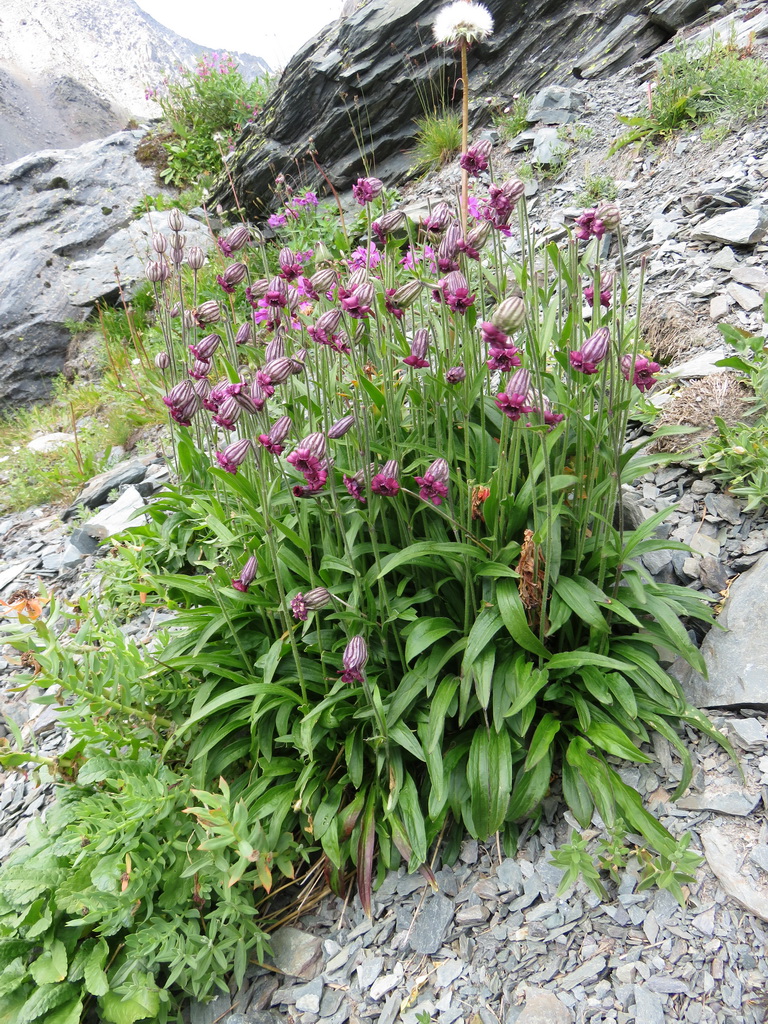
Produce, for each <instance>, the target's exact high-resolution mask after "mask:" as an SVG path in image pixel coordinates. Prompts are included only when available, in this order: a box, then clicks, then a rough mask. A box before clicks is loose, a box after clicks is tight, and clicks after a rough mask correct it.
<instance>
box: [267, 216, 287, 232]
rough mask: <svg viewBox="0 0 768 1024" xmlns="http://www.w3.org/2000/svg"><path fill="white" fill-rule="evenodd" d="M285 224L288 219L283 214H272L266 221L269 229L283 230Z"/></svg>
mask: <svg viewBox="0 0 768 1024" xmlns="http://www.w3.org/2000/svg"><path fill="white" fill-rule="evenodd" d="M287 223H288V219H287V217H286V216H285V214H284V213H273V214H272V216H271V217H270V218H269V220H268V221H267V224H269V226H270V227H271V228H283V227H285V225H286V224H287Z"/></svg>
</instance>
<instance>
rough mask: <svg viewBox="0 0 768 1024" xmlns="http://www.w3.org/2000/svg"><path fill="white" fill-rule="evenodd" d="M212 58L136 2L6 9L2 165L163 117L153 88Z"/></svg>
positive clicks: (254, 67)
mask: <svg viewBox="0 0 768 1024" xmlns="http://www.w3.org/2000/svg"><path fill="white" fill-rule="evenodd" d="M212 49H214V47H205V46H202V45H200V44H198V43H194V42H192V40H190V39H185V38H184V37H183V36H180V35H178V33H176V32H174V31H173V30H172V29H169V28H167V27H166V26H164V25H162V24H161V23H160V22H158V21H157V20H156V19H154V18H152V17H151V15H149V14H147V13H146V12H145V11H143V10H142V9H141V8H140V7H139V6H138V4H136V3H135V2H134V0H68V2H67V3H66V4H65V5H62V4H60V3H56V2H55V0H3V5H2V10H0V164H1V163H8V162H10V161H12V160H16V159H18V158H19V157H22V156H26V155H27V154H29V153H32V152H35V151H36V150H40V149H50V148H65V147H69V146H77V145H80V144H81V143H83V142H87V141H90V140H92V139H96V138H100V137H102V136H104V135H108V134H110V133H111V132H114V131H116V130H119V129H120V128H123V127H125V125H126V124H127V123H128V121H130V120H132V119H135V120H146V119H148V118H153V117H157V116H159V113H160V110H159V107H158V106H157V104H156V103H154V102H152V101H151V100H148V99H147V98H146V96H145V91H146V89H147V87H148V86H152V85H155V84H157V83H158V82H160V81H161V80H162V78H163V77H164V75H165V74H166V73H167V72H168V71H170V70H171V69H173V68H176V67H178V66H180V65H183V66H185V67H191V66H194V64H195V62H196V61H197V59H198V58H199V57H200V56H201V55H202V54H203V53H206V52H210V51H211V50H212ZM228 52H231V53H232V55H233V56H234V57H235V58H236V59H237V60H238V62H239V63H240V70H241V72H242V74H243V76H244V77H245V78H246V79H249V80H251V79H253V78H255V77H257V76H258V75H259V74H262V73H264V72H265V71H268V70H269V66H268V65H267V63H266V61H265V60H263V59H262V58H261V57H257V56H255V55H253V54H244V53H235V52H233V51H228ZM62 54H66V60H63V59H62Z"/></svg>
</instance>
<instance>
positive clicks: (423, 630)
mask: <svg viewBox="0 0 768 1024" xmlns="http://www.w3.org/2000/svg"><path fill="white" fill-rule="evenodd" d="M457 631H458V627H457V626H456V623H455V622H452V621H451V620H450V619H444V618H423V619H422V618H420V619H417V620H416V622H414V624H413V625H412V626H409V627H408V633H407V639H406V642H405V660H406V661H412V660H413V659H414V658H415V657H416V656H417V655H419V654H421V653H422V651H425V650H426V649H427V648H428V647H431V646H432V644H434V643H435V642H436V641H437V640H440V639H441V638H442V637H444V636H447V635H448V634H449V633H455V632H457Z"/></svg>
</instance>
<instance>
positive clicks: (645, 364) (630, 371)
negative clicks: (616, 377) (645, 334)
mask: <svg viewBox="0 0 768 1024" xmlns="http://www.w3.org/2000/svg"><path fill="white" fill-rule="evenodd" d="M660 369H661V366H659V364H658V363H653V362H651V360H650V359H646V358H645V356H636V357H635V359H634V360H633V359H632V356H631V355H626V356H623V357H622V360H621V372H622V373H623V374H624V379H625V380H629V379H630V376H631V377H632V383H633V384H634V385H635V387H636V388H637V389H638V390H639V391H642V392H645V391H650V389H651V388H652V387H653V385H654V384H655V383H656V378H655V377H654V376H653V375H654V373H658V372H659V370H660Z"/></svg>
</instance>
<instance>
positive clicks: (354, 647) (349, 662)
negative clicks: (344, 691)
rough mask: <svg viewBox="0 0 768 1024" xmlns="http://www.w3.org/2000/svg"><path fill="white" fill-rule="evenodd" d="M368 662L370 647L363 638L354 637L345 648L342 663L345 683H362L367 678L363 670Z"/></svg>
mask: <svg viewBox="0 0 768 1024" xmlns="http://www.w3.org/2000/svg"><path fill="white" fill-rule="evenodd" d="M367 661H368V647H367V645H366V643H365V640H364V639H363V638H362V637H361V636H353V637H352V639H351V640H350V641H349V643H348V644H347V646H346V647H345V648H344V654H343V655H342V658H341V663H342V665H343V666H344V671H343V672H342V674H341V679H342V682H344V683H361V682H362V681H363V679H364V678H365V676H364V674H363V669H364V668H365V664H366V662H367Z"/></svg>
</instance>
